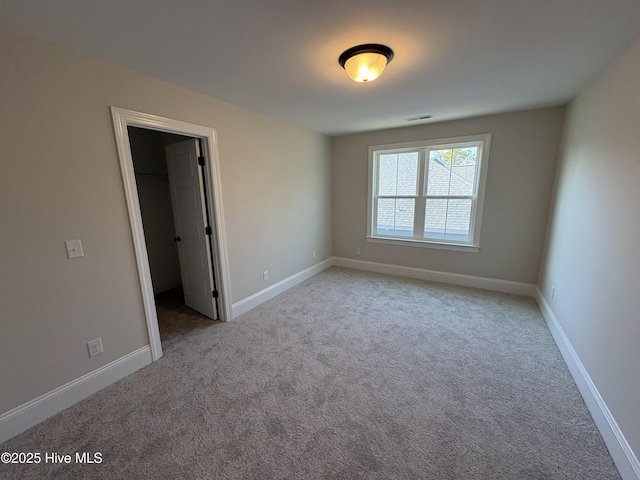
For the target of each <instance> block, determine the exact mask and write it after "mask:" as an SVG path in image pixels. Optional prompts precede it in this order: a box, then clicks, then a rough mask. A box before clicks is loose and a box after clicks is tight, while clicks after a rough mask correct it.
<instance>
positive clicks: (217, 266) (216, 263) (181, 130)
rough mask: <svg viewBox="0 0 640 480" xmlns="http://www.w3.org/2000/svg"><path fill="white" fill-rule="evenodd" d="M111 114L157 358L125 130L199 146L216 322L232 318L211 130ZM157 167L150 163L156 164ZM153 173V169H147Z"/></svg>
mask: <svg viewBox="0 0 640 480" xmlns="http://www.w3.org/2000/svg"><path fill="white" fill-rule="evenodd" d="M111 114H112V120H113V125H114V132H115V137H116V144H117V147H118V157H119V160H120V169H121V173H122V180H123V186H124V191H125V199H126V203H127V209H128V213H129V223H130V227H131V233H132V238H133V245H134V250H135V257H136V264H137V267H138V276H139V279H140V288H141V294H142V300H143V305H144V311H145V318H146V322H147V330H148V332H149V343H150V347H151V354H152V358H153V360H154V361H155V360H157V359H159V358H160V357H161V356H162V345H161V340H160V333H159V327H158V318H157V310H156V305H155V296H154V283H153V281H152V279H151V266H150V249H148V248H147V243H148V242H147V239H146V237H145V236H146V232H145V230H144V228H143V221H142V213H141V208H140V206H141V205H140V197H139V192H138V187H137V184H136V176H135V168H134V161H133V156H132V144H131V139H130V136H129V128H130V127H131V128H141V129H145V130H147V131H149V130H151V131H154V132H159V133H161V134H163V135H165V136H166V135H167V134H169V135H178V136H179V137H166V138H172V139H178V140H181V139H184V138H187V139H195V140H197V143H198V146H199V148H200V149H201V151H200V152H199V156H200V157H202V158H201V160H202V163H203V165H201V179H202V183H203V187H204V192H203V196H202V200H203V203H204V204H205V210H206V214H205V220H206V222H208V224H209V226H210V227H209V228H210V233H211V234H210V255H211V260H212V264H213V265H212V271H211V275H212V277H215V279H216V284H215V288H214V289H213V291H212V292H211V293H212V295H216V296H217V302H216V303H217V305H216V307H217V316H218V318H219V319H220V320H222V321H228V320H230V319H231V318H232V316H231V302H230V290H229V286H228V278H229V274H228V262H227V249H226V235H225V224H224V218H223V208H222V196H221V189H220V169H219V163H218V155H217V141H216V132H215V130H214V129H212V128H209V127H202V126H199V125H194V124H189V123H185V122H180V121H177V120H171V119H167V118H162V117H158V116H155V115H149V114H145V113H140V112H134V111H130V110H124V109H120V108H116V107H111ZM157 167H158V166H157V165H156V168H157ZM153 171H155V170H152V171H151V172H153ZM169 276H170V275H169ZM156 277H157V275H156ZM167 278H168V277H167ZM165 280H166V281H169V282H170V280H167V279H163V280H162V281H161V282H159V285H162V286H166V285H167V284H166V283H163V282H165ZM156 283H158V282H156ZM156 288H158V287H156Z"/></svg>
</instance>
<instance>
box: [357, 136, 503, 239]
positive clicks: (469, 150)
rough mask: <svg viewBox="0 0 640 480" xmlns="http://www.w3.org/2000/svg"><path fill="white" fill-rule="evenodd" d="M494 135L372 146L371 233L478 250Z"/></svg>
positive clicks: (383, 237)
mask: <svg viewBox="0 0 640 480" xmlns="http://www.w3.org/2000/svg"><path fill="white" fill-rule="evenodd" d="M490 139H491V135H490V134H486V135H473V136H468V137H458V138H447V139H442V140H433V141H427V142H415V143H405V144H398V145H381V146H376V147H370V148H369V208H368V234H367V239H368V240H369V241H373V242H383V243H396V242H403V243H404V242H410V243H413V244H416V245H420V246H432V247H436V248H452V249H465V250H466V249H472V250H474V251H478V248H479V247H480V244H479V240H480V220H481V217H482V202H483V198H484V183H485V178H486V171H487V163H488V160H489V142H490Z"/></svg>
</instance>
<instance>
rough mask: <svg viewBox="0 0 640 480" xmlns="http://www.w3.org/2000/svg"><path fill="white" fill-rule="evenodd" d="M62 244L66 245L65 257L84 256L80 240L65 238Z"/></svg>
mask: <svg viewBox="0 0 640 480" xmlns="http://www.w3.org/2000/svg"><path fill="white" fill-rule="evenodd" d="M64 245H65V247H67V258H77V257H84V252H83V251H82V242H81V241H80V240H66V241H65V242H64Z"/></svg>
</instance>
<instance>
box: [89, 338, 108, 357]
mask: <svg viewBox="0 0 640 480" xmlns="http://www.w3.org/2000/svg"><path fill="white" fill-rule="evenodd" d="M87 347H88V348H89V356H90V357H95V356H96V355H99V354H101V353H102V352H103V351H104V350H102V338H96V339H95V340H91V341H90V342H87Z"/></svg>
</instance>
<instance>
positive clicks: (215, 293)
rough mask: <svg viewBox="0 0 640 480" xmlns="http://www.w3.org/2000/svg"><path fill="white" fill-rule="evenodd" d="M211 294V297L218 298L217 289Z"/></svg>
mask: <svg viewBox="0 0 640 480" xmlns="http://www.w3.org/2000/svg"><path fill="white" fill-rule="evenodd" d="M211 294H212V295H213V298H218V290H214V291H213V292H211Z"/></svg>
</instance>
